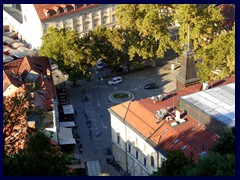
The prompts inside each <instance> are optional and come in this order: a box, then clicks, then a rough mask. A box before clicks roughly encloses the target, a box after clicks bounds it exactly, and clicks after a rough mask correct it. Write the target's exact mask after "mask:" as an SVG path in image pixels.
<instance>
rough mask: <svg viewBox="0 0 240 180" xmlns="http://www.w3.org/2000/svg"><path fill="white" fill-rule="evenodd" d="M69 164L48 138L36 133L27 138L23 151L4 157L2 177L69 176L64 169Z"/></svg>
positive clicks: (66, 169) (41, 133)
mask: <svg viewBox="0 0 240 180" xmlns="http://www.w3.org/2000/svg"><path fill="white" fill-rule="evenodd" d="M69 162H70V161H69V159H67V158H66V156H65V155H63V154H62V153H61V152H60V150H59V148H58V147H57V146H56V145H53V144H52V143H51V141H50V138H49V137H46V136H45V135H44V133H43V132H41V131H38V132H36V133H35V134H32V135H31V137H30V138H29V141H28V146H27V148H26V150H25V151H20V152H19V153H17V154H14V155H7V154H5V155H4V175H16V176H17V175H21V176H23V175H24V176H33V175H38V176H59V175H69V173H68V168H67V167H66V165H67V164H68V163H69Z"/></svg>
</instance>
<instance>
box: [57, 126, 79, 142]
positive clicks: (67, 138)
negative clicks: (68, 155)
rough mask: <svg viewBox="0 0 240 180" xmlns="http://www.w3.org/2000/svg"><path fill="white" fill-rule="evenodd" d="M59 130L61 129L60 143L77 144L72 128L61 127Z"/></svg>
mask: <svg viewBox="0 0 240 180" xmlns="http://www.w3.org/2000/svg"><path fill="white" fill-rule="evenodd" d="M59 130H60V131H59V134H58V137H59V144H60V145H64V144H76V141H75V139H74V138H73V135H72V128H65V127H60V128H59Z"/></svg>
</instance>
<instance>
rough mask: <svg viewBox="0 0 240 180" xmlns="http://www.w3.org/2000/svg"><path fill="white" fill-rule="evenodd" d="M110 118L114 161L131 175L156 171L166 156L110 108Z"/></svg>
mask: <svg viewBox="0 0 240 180" xmlns="http://www.w3.org/2000/svg"><path fill="white" fill-rule="evenodd" d="M110 118H111V131H112V152H113V156H114V158H115V161H117V162H118V163H119V164H120V165H121V167H122V168H123V169H124V170H125V171H127V172H128V173H130V174H131V175H132V176H148V175H150V174H152V173H153V171H157V168H158V167H161V164H162V162H163V161H164V160H165V159H166V157H165V156H164V155H163V154H162V153H160V151H158V150H156V149H155V148H153V145H151V142H150V141H146V140H145V139H144V138H143V137H142V136H141V135H140V134H139V133H137V131H134V130H133V128H132V127H129V125H128V124H127V123H126V124H125V123H124V120H122V119H121V118H120V117H117V116H116V115H115V113H113V112H111V110H110ZM126 162H127V163H126Z"/></svg>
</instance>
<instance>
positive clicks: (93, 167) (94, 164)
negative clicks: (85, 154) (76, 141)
mask: <svg viewBox="0 0 240 180" xmlns="http://www.w3.org/2000/svg"><path fill="white" fill-rule="evenodd" d="M86 166H87V172H88V176H101V167H100V164H99V161H87V162H86Z"/></svg>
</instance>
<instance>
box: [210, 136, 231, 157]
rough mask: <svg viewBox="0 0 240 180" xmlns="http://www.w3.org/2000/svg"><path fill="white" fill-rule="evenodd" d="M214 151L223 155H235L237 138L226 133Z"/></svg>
mask: <svg viewBox="0 0 240 180" xmlns="http://www.w3.org/2000/svg"><path fill="white" fill-rule="evenodd" d="M212 151H213V152H218V153H220V154H222V155H226V154H235V136H234V135H233V134H231V133H224V134H223V135H222V137H221V139H220V140H219V141H218V143H217V144H216V145H215V146H214V147H213V149H212Z"/></svg>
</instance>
